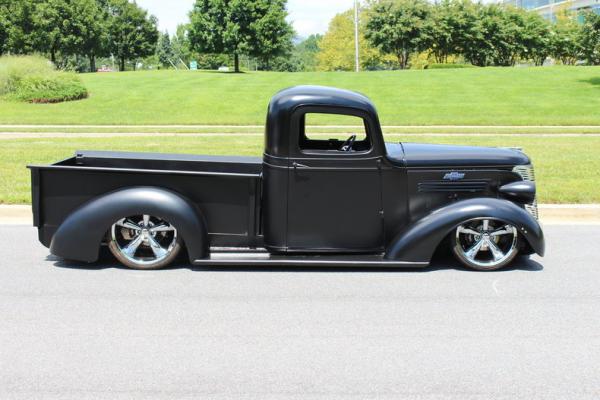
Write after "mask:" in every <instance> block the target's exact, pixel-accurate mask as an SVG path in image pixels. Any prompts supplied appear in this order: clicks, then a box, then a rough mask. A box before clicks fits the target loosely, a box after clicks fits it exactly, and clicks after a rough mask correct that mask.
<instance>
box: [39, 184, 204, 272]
mask: <svg viewBox="0 0 600 400" xmlns="http://www.w3.org/2000/svg"><path fill="white" fill-rule="evenodd" d="M138 214H150V215H154V216H156V217H159V218H161V219H164V220H166V221H169V222H170V223H171V224H173V225H174V226H176V227H177V229H178V231H179V233H180V234H181V235H182V237H183V238H184V240H185V246H186V248H187V251H188V254H189V256H190V260H191V261H193V260H196V259H200V258H204V257H206V256H207V254H208V242H207V240H206V237H207V236H206V234H207V232H206V223H205V222H204V221H203V220H202V217H201V216H200V215H199V213H197V212H195V211H194V206H193V204H192V203H191V202H190V201H189V200H187V199H184V198H183V197H182V196H181V195H178V194H176V193H173V192H171V191H168V190H165V189H157V188H152V187H134V188H129V189H123V190H118V191H116V192H112V193H108V194H106V195H103V196H100V197H97V198H95V199H93V200H91V201H89V202H87V203H85V204H83V205H82V206H81V207H79V208H78V209H77V210H75V211H74V212H73V213H71V214H70V215H69V216H68V217H67V219H66V220H65V221H64V222H63V223H62V224H61V225H60V227H59V228H58V230H57V231H56V233H55V234H54V236H53V238H52V242H51V244H50V251H51V252H52V254H54V255H57V256H59V257H64V258H70V259H75V260H81V261H86V262H94V261H96V260H97V259H98V250H99V243H100V242H101V241H102V239H103V237H104V236H105V234H106V232H107V231H108V230H109V228H110V226H111V225H112V224H113V223H114V222H116V221H117V220H119V219H121V218H124V217H127V216H131V215H138ZM74 243H77V246H74V245H73V244H74Z"/></svg>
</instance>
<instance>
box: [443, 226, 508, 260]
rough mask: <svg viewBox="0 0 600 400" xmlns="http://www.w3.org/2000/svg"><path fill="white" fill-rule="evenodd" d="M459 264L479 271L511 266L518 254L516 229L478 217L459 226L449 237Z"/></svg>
mask: <svg viewBox="0 0 600 400" xmlns="http://www.w3.org/2000/svg"><path fill="white" fill-rule="evenodd" d="M450 240H451V245H452V251H453V253H454V256H455V257H456V259H457V260H458V261H460V262H461V263H462V264H463V265H465V266H466V267H468V268H471V269H474V270H477V271H495V270H498V269H501V268H503V267H505V266H507V265H509V264H510V263H511V262H512V261H513V260H514V259H515V257H516V256H517V254H518V253H519V235H518V231H517V228H516V227H514V226H513V225H511V224H508V223H506V222H504V221H501V220H498V219H494V218H476V219H472V220H469V221H465V222H463V223H462V224H460V225H459V226H457V227H456V229H455V230H454V232H453V234H452V235H451V236H450Z"/></svg>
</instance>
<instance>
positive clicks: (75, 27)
mask: <svg viewBox="0 0 600 400" xmlns="http://www.w3.org/2000/svg"><path fill="white" fill-rule="evenodd" d="M72 7H73V10H72V34H73V35H74V37H75V38H76V39H75V40H72V41H71V42H70V44H71V46H72V48H71V49H69V53H72V54H80V55H83V56H85V57H87V59H88V61H89V70H90V72H96V57H100V56H102V55H104V54H106V47H107V45H108V32H107V31H108V25H107V23H106V21H107V11H108V10H107V8H105V7H103V6H102V3H101V2H98V1H97V0H72Z"/></svg>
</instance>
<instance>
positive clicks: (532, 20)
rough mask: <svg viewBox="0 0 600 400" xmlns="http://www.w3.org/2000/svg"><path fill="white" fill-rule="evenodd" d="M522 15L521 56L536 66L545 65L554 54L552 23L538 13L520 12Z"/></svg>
mask: <svg viewBox="0 0 600 400" xmlns="http://www.w3.org/2000/svg"><path fill="white" fill-rule="evenodd" d="M517 12H518V13H520V14H521V21H520V22H521V23H522V28H523V29H522V31H521V35H520V37H519V41H520V42H521V45H522V51H521V53H520V56H521V58H522V59H529V60H532V61H533V62H534V64H535V65H538V66H540V65H543V64H544V61H545V60H546V58H547V57H548V56H549V55H550V53H551V52H552V33H551V27H550V23H549V22H548V21H546V20H545V19H544V18H543V17H542V16H540V15H539V14H537V13H532V12H527V11H523V10H518V11H517Z"/></svg>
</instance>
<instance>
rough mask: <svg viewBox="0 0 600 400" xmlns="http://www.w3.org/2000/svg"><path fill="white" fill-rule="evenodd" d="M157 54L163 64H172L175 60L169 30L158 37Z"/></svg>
mask: <svg viewBox="0 0 600 400" xmlns="http://www.w3.org/2000/svg"><path fill="white" fill-rule="evenodd" d="M156 55H157V56H158V61H159V62H160V63H161V65H163V66H167V67H168V66H170V65H171V63H172V62H173V61H172V59H173V48H172V47H171V37H170V36H169V32H165V33H163V34H162V35H160V37H159V38H158V44H157V46H156Z"/></svg>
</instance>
